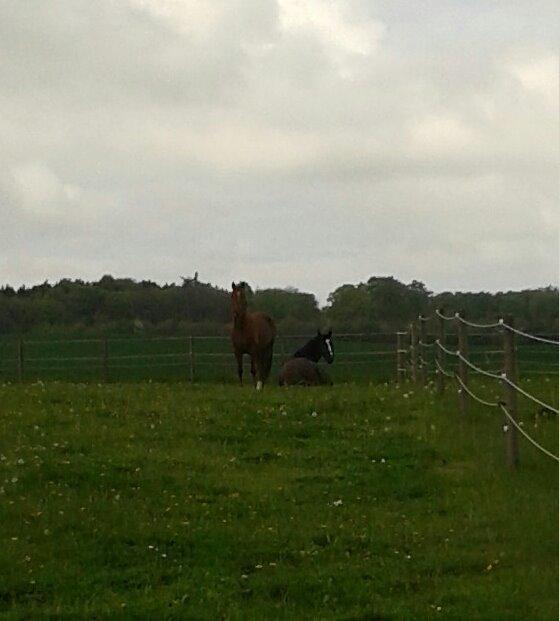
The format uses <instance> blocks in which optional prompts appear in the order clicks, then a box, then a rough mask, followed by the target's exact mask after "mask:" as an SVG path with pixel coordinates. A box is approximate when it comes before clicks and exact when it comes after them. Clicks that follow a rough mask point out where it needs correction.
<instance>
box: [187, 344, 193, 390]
mask: <svg viewBox="0 0 559 621" xmlns="http://www.w3.org/2000/svg"><path fill="white" fill-rule="evenodd" d="M188 359H189V374H190V383H192V382H194V344H193V338H192V337H191V336H189V337H188Z"/></svg>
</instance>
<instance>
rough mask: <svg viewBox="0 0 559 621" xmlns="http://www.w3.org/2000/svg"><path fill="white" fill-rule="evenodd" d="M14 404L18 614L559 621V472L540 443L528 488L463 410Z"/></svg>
mask: <svg viewBox="0 0 559 621" xmlns="http://www.w3.org/2000/svg"><path fill="white" fill-rule="evenodd" d="M529 385H530V387H531V390H534V392H536V393H537V394H539V395H541V396H544V397H545V398H552V397H553V396H554V395H555V387H554V384H553V383H552V382H531V383H530V384H529ZM476 389H477V390H478V391H480V392H481V393H483V394H484V395H485V396H490V395H491V390H490V389H489V388H484V387H483V386H477V387H476ZM449 393H450V391H449ZM0 403H1V406H0V418H1V420H0V425H1V429H2V435H1V436H0V487H1V490H0V523H1V524H2V529H1V531H0V546H1V547H0V618H2V619H10V620H14V619H30V618H55V619H81V618H91V619H93V618H94V619H128V618H132V619H134V618H136V619H140V618H141V619H258V620H261V619H345V620H350V619H352V620H362V621H364V620H373V619H557V618H559V595H558V589H557V584H558V581H559V565H558V564H557V555H558V553H559V533H558V530H557V524H556V521H557V511H558V509H559V496H558V494H557V477H558V472H559V471H558V469H557V468H558V465H557V464H555V463H553V462H551V460H548V459H547V458H545V457H544V456H542V455H540V454H539V453H537V452H536V451H535V450H534V449H533V448H532V447H531V446H528V445H526V443H525V442H523V441H522V440H521V459H522V466H521V468H520V470H519V471H518V472H515V473H510V472H508V471H507V470H506V468H505V467H504V465H503V434H502V419H501V417H500V416H499V415H496V414H494V413H492V412H491V411H487V410H483V409H477V408H472V410H471V412H470V415H469V416H468V418H467V419H466V420H460V418H459V415H458V413H457V407H456V398H455V395H454V394H448V395H447V396H445V397H444V398H437V397H435V396H434V395H433V393H432V390H431V389H428V390H420V389H419V390H418V389H412V388H411V387H410V386H403V387H400V388H396V387H393V386H385V385H380V386H370V385H355V384H353V385H351V384H349V385H337V386H334V387H332V388H317V389H289V390H282V389H279V388H268V389H266V390H265V391H264V392H263V393H261V394H258V393H256V392H254V391H253V390H252V389H250V388H248V387H246V388H238V387H234V386H216V385H204V384H200V385H194V386H189V385H183V384H179V383H176V384H169V383H165V384H156V383H135V384H108V385H96V384H94V383H90V384H63V383H54V382H53V383H47V384H43V383H35V384H24V385H21V386H16V385H3V386H1V387H0ZM521 405H522V407H523V410H522V411H523V416H524V420H525V424H526V428H527V429H530V430H531V432H532V433H535V434H536V437H537V438H538V439H539V440H540V441H541V442H543V443H545V445H546V446H548V447H549V448H550V449H552V450H558V449H559V434H558V433H557V431H558V429H557V427H556V425H557V424H559V423H556V422H555V421H544V422H543V423H540V426H539V427H538V428H537V429H533V425H532V422H531V419H530V416H531V414H532V413H533V408H532V409H531V408H530V407H529V406H528V405H527V404H521Z"/></svg>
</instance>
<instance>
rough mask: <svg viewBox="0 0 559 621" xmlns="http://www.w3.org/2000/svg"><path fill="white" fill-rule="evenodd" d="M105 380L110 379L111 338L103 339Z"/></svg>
mask: <svg viewBox="0 0 559 621" xmlns="http://www.w3.org/2000/svg"><path fill="white" fill-rule="evenodd" d="M103 381H104V382H108V381H109V339H107V338H104V339H103Z"/></svg>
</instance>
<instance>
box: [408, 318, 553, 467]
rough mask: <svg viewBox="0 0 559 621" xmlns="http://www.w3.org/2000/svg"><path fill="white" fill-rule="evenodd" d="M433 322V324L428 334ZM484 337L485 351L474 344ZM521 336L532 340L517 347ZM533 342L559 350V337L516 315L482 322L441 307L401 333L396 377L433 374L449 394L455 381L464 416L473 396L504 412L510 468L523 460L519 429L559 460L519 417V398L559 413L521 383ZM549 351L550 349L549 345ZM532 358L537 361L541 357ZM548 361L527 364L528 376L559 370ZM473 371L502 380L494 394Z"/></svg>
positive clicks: (439, 389) (417, 379)
mask: <svg viewBox="0 0 559 621" xmlns="http://www.w3.org/2000/svg"><path fill="white" fill-rule="evenodd" d="M428 327H430V328H431V330H430V332H429V334H428V333H427V328H428ZM449 328H450V329H449ZM472 330H475V332H472ZM406 337H407V339H408V346H407V347H406V346H405V339H406ZM480 338H481V339H482V340H483V342H484V344H485V345H486V346H489V349H488V348H487V347H486V348H484V349H483V351H482V350H480V348H479V347H475V346H474V347H472V345H473V341H475V340H476V339H480ZM519 339H522V340H523V341H524V342H525V343H527V345H525V346H524V348H519V347H518V343H517V341H518V340H519ZM495 341H497V344H495ZM534 343H537V344H538V345H544V346H545V347H547V348H553V351H556V352H557V354H558V355H559V349H556V348H559V339H556V338H550V337H549V336H548V335H537V334H530V333H528V332H525V331H523V330H519V329H518V328H516V327H515V322H514V319H513V318H512V317H502V318H500V319H499V320H498V321H496V322H491V323H477V322H473V321H469V320H467V319H466V317H465V315H464V313H460V312H456V313H454V314H453V315H447V314H445V312H444V311H443V310H436V311H435V313H434V314H433V315H432V316H430V317H424V316H419V317H418V318H417V320H416V321H414V322H412V323H411V324H410V326H409V330H408V331H406V332H400V333H398V345H397V348H398V350H397V351H398V356H399V358H398V366H397V379H398V381H399V382H401V381H402V380H403V379H404V378H409V379H411V381H412V382H414V383H416V384H418V385H422V386H427V384H428V383H429V381H432V380H433V379H434V384H435V390H436V393H437V394H438V395H443V394H445V391H446V389H447V386H448V385H451V386H454V387H455V389H456V393H457V396H458V409H459V411H460V414H461V415H462V416H466V415H467V414H468V410H469V406H470V403H471V402H476V403H478V404H480V405H482V406H484V407H486V408H489V409H492V410H494V411H498V412H500V413H501V414H502V415H503V427H502V428H503V432H504V435H505V460H506V463H507V466H508V467H509V468H511V469H515V468H516V467H517V466H518V464H519V448H518V437H519V434H520V435H521V436H522V437H523V438H524V439H526V440H527V441H528V442H530V443H531V444H532V445H533V446H534V447H535V448H536V449H537V450H538V451H539V452H540V453H541V454H542V455H545V456H547V457H549V458H550V459H553V460H554V461H557V462H559V456H558V455H556V454H555V453H553V452H552V451H550V450H548V449H546V448H544V447H543V446H542V445H541V444H540V443H539V442H538V441H537V440H536V439H535V438H534V437H533V435H531V434H530V433H528V431H527V430H526V428H525V425H524V424H523V422H522V421H521V420H520V414H519V412H520V408H519V405H518V400H519V398H521V399H526V400H528V401H530V402H531V403H533V404H535V405H536V406H537V407H538V408H539V412H538V414H539V415H541V416H553V417H555V416H559V409H557V408H556V407H554V406H553V405H551V404H550V403H548V402H547V401H546V400H544V399H542V398H540V397H538V396H536V395H534V394H532V393H531V392H530V391H528V390H527V389H526V388H523V387H522V386H521V385H520V380H519V379H518V378H519V360H521V358H519V351H520V352H521V353H522V352H524V353H526V352H527V353H528V355H529V356H530V355H532V356H533V355H534V354H533V350H532V349H531V346H532V345H533V344H534ZM400 351H401V353H400ZM480 353H482V354H483V356H484V361H485V363H486V365H485V367H484V366H482V365H483V362H478V361H477V360H476V359H475V358H476V356H477V357H478V358H479V356H480ZM544 353H551V351H549V350H545V352H544ZM541 354H542V352H540V355H541ZM527 360H528V361H532V364H533V361H534V360H537V358H534V357H532V358H528V359H527ZM551 364H556V363H551ZM487 366H489V367H490V368H486V367H487ZM544 367H545V368H544V369H543V370H542V367H540V368H539V369H533V368H527V369H526V376H530V375H537V374H541V375H543V374H545V375H557V374H559V372H558V371H557V370H555V367H551V368H550V367H549V363H547V364H546V365H544ZM472 376H474V377H477V378H482V379H483V380H485V381H491V382H495V383H496V384H497V386H498V388H499V390H498V394H497V395H496V396H495V397H494V399H493V400H489V399H487V398H484V396H480V395H479V394H478V392H476V382H475V381H472ZM536 416H537V415H536Z"/></svg>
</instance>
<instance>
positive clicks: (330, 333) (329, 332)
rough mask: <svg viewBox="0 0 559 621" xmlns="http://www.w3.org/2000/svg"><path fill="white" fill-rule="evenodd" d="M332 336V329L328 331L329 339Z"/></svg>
mask: <svg viewBox="0 0 559 621" xmlns="http://www.w3.org/2000/svg"><path fill="white" fill-rule="evenodd" d="M331 336H332V328H330V330H329V331H328V338H330V337H331Z"/></svg>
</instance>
